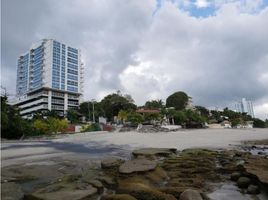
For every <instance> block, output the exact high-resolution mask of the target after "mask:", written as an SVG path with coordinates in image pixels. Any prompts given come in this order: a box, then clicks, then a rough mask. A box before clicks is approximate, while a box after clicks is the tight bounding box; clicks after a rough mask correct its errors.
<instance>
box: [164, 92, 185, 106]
mask: <svg viewBox="0 0 268 200" xmlns="http://www.w3.org/2000/svg"><path fill="white" fill-rule="evenodd" d="M188 100H189V97H188V95H187V94H186V93H185V92H182V91H179V92H175V93H173V94H172V95H170V96H169V97H168V98H167V100H166V107H174V108H175V109H176V110H183V109H185V108H186V106H187V103H188Z"/></svg>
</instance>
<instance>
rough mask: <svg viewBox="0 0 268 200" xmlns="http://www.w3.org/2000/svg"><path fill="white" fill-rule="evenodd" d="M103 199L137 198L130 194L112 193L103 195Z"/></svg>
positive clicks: (128, 199)
mask: <svg viewBox="0 0 268 200" xmlns="http://www.w3.org/2000/svg"><path fill="white" fill-rule="evenodd" d="M101 200H137V199H136V198H135V197H133V196H131V195H129V194H111V195H105V196H102V197H101Z"/></svg>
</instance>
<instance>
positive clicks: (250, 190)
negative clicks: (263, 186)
mask: <svg viewBox="0 0 268 200" xmlns="http://www.w3.org/2000/svg"><path fill="white" fill-rule="evenodd" d="M247 193H248V194H259V193H260V189H259V187H258V186H257V185H249V186H248V189H247Z"/></svg>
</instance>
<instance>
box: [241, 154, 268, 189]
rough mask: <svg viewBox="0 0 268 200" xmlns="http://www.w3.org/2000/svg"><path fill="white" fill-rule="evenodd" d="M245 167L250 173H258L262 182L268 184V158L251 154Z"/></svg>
mask: <svg viewBox="0 0 268 200" xmlns="http://www.w3.org/2000/svg"><path fill="white" fill-rule="evenodd" d="M245 169H246V171H247V172H248V173H250V174H254V175H256V176H257V177H258V179H259V180H260V181H261V182H262V183H264V184H268V170H267V169H268V159H267V158H264V157H261V156H254V155H251V156H250V157H249V158H248V159H247V162H246V163H245Z"/></svg>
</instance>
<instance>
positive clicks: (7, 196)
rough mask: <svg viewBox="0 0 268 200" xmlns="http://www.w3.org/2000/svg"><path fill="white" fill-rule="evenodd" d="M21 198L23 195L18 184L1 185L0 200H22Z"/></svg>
mask: <svg viewBox="0 0 268 200" xmlns="http://www.w3.org/2000/svg"><path fill="white" fill-rule="evenodd" d="M23 198H24V194H23V192H22V190H21V187H20V186H19V185H18V184H16V183H12V182H10V183H2V184H1V199H3V200H22V199H23Z"/></svg>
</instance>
